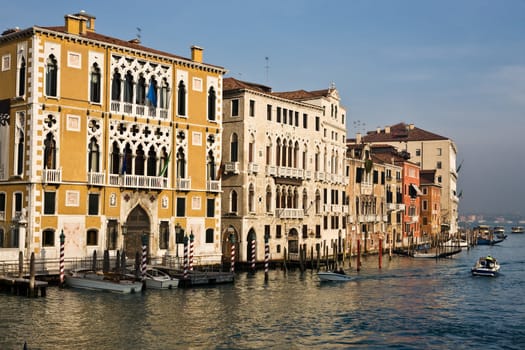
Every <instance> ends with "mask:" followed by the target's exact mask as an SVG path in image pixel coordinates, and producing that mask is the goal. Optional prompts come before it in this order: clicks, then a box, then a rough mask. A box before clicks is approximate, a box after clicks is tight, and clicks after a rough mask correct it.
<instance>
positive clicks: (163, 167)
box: [158, 148, 171, 177]
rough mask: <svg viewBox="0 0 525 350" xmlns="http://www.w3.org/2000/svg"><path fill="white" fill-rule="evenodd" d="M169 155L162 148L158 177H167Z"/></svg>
mask: <svg viewBox="0 0 525 350" xmlns="http://www.w3.org/2000/svg"><path fill="white" fill-rule="evenodd" d="M170 155H171V153H170V154H168V152H167V151H166V148H162V153H161V156H160V164H161V168H160V172H159V175H158V176H163V177H168V166H169V163H170Z"/></svg>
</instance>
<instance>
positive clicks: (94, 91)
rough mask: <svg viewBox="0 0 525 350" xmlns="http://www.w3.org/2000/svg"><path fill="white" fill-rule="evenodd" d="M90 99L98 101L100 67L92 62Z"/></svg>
mask: <svg viewBox="0 0 525 350" xmlns="http://www.w3.org/2000/svg"><path fill="white" fill-rule="evenodd" d="M89 87H90V101H91V102H95V103H100V68H99V66H98V64H96V63H93V66H92V67H91V77H90V86H89Z"/></svg>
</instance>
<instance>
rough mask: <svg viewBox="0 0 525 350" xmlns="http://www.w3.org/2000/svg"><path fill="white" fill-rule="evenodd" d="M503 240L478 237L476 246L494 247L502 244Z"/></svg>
mask: <svg viewBox="0 0 525 350" xmlns="http://www.w3.org/2000/svg"><path fill="white" fill-rule="evenodd" d="M503 240H504V239H503V238H491V237H481V236H478V239H477V244H478V245H494V244H498V243H501V242H503Z"/></svg>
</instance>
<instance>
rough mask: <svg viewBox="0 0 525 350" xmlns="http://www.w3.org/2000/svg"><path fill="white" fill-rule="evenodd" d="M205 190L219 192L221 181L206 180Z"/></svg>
mask: <svg viewBox="0 0 525 350" xmlns="http://www.w3.org/2000/svg"><path fill="white" fill-rule="evenodd" d="M206 190H207V191H208V192H220V191H221V181H220V180H219V181H217V180H208V181H207V183H206Z"/></svg>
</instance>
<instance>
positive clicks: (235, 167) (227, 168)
mask: <svg viewBox="0 0 525 350" xmlns="http://www.w3.org/2000/svg"><path fill="white" fill-rule="evenodd" d="M224 173H225V174H238V173H239V162H226V163H224Z"/></svg>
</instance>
